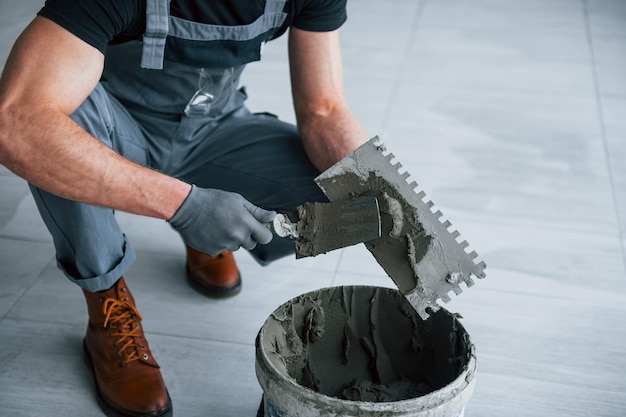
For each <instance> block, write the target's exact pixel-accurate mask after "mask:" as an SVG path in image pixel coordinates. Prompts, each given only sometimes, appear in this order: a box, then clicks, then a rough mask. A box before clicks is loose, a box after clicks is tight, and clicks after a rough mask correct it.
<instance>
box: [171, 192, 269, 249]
mask: <svg viewBox="0 0 626 417" xmlns="http://www.w3.org/2000/svg"><path fill="white" fill-rule="evenodd" d="M274 217H276V212H273V211H267V210H263V209H262V208H260V207H257V206H255V205H254V204H252V203H250V202H249V201H248V200H246V199H245V198H243V197H242V196H241V195H240V194H237V193H231V192H228V191H222V190H216V189H213V188H200V187H196V186H195V185H193V186H192V188H191V191H190V192H189V195H188V196H187V198H186V199H185V201H183V204H181V206H180V207H179V208H178V210H177V211H176V213H175V214H174V216H172V218H171V219H169V220H168V222H169V223H170V224H171V225H172V226H173V227H174V229H176V230H178V232H179V233H180V235H181V237H182V238H183V240H184V241H185V243H186V244H188V245H189V246H191V247H192V248H194V249H196V250H199V251H201V252H204V253H207V254H209V255H217V254H218V253H220V252H222V251H224V250H229V251H236V250H237V249H239V248H240V247H243V248H244V249H247V250H251V249H254V247H255V246H256V245H257V243H261V244H267V243H269V242H270V241H271V240H272V232H271V231H270V230H269V229H268V228H267V227H265V225H264V224H263V223H267V222H271V221H272V220H274Z"/></svg>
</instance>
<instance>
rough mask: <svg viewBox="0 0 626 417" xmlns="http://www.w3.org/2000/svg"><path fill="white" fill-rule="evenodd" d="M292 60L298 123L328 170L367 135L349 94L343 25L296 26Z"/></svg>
mask: <svg viewBox="0 0 626 417" xmlns="http://www.w3.org/2000/svg"><path fill="white" fill-rule="evenodd" d="M289 64H290V70H291V84H292V91H293V101H294V108H295V112H296V119H297V123H298V129H299V131H300V135H301V136H302V140H303V143H304V146H305V149H306V151H307V154H308V156H309V158H310V159H311V161H312V162H313V164H314V165H315V166H316V167H317V168H318V169H319V170H320V171H323V170H325V169H327V168H329V167H330V166H332V165H333V164H334V163H335V162H337V161H339V160H340V159H342V158H343V157H344V156H346V155H347V154H349V153H350V152H352V151H353V150H354V149H356V148H357V147H359V146H360V145H361V144H363V143H364V142H365V141H366V140H367V137H366V134H365V131H364V130H363V127H362V126H361V124H360V123H359V121H358V120H357V119H356V117H355V116H354V114H353V113H352V111H351V110H350V109H349V107H348V105H347V103H346V100H345V97H344V92H343V69H342V62H341V51H340V45H339V33H338V31H333V32H308V31H304V30H300V29H296V28H294V27H292V28H291V29H290V35H289Z"/></svg>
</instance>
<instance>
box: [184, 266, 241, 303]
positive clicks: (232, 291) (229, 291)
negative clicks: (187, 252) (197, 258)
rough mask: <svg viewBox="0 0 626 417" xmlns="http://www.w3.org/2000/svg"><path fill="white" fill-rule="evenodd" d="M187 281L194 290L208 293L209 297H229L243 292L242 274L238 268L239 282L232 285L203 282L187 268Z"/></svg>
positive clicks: (204, 293)
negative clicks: (221, 285)
mask: <svg viewBox="0 0 626 417" xmlns="http://www.w3.org/2000/svg"><path fill="white" fill-rule="evenodd" d="M187 282H188V283H189V285H190V286H191V288H193V289H194V290H196V291H198V292H199V293H201V294H203V295H206V296H207V297H209V298H228V297H233V296H235V295H237V294H239V293H240V292H241V287H242V284H241V274H240V273H239V270H237V282H236V283H235V284H233V285H231V286H230V287H218V286H214V285H207V284H202V283H201V282H200V281H199V280H197V279H195V278H194V277H193V276H192V275H191V273H190V272H189V268H187Z"/></svg>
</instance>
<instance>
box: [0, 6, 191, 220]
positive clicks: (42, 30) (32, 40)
mask: <svg viewBox="0 0 626 417" xmlns="http://www.w3.org/2000/svg"><path fill="white" fill-rule="evenodd" d="M103 64H104V57H103V55H102V53H101V52H100V51H98V50H97V49H95V48H93V47H92V46H90V45H89V44H87V43H85V42H84V41H82V40H80V39H79V38H77V37H76V36H74V35H73V34H71V33H70V32H68V31H66V30H65V29H63V28H61V27H60V26H58V25H57V24H55V23H53V22H51V21H50V20H48V19H45V18H43V17H36V18H35V19H34V20H33V22H32V23H31V24H30V25H29V27H28V28H26V30H25V31H24V33H22V35H21V36H20V37H19V38H18V40H17V41H16V44H15V46H14V47H13V50H12V52H11V54H10V56H9V59H8V60H7V63H6V65H5V69H4V73H3V75H2V78H1V79H0V163H1V164H3V165H5V166H6V167H8V168H9V169H10V170H11V171H13V172H15V173H16V174H17V175H19V176H21V177H23V178H25V179H26V180H27V181H29V182H31V183H33V184H35V185H36V186H38V187H40V188H43V189H45V190H47V191H49V192H51V193H53V194H56V195H59V196H61V197H64V198H68V199H72V200H77V201H82V202H85V203H89V204H94V205H99V206H103V207H110V208H115V209H119V210H123V211H127V212H131V213H136V214H142V215H147V216H152V217H157V218H161V219H169V218H171V217H172V216H173V215H174V213H175V212H176V210H177V209H178V208H179V206H180V205H181V203H182V202H183V200H184V199H185V197H186V196H187V195H188V194H189V191H190V187H191V186H190V185H188V184H185V183H184V182H182V181H179V180H177V179H174V178H171V177H168V176H166V175H163V174H160V173H158V172H156V171H154V170H151V169H148V168H145V167H142V166H140V165H137V164H135V163H133V162H131V161H129V160H127V159H125V158H123V157H122V156H120V155H118V154H117V153H116V152H114V151H113V150H111V149H110V148H108V147H106V146H105V145H104V144H102V143H101V142H100V141H99V140H97V139H96V138H94V137H92V136H91V135H89V134H88V133H87V132H86V131H84V130H83V129H82V128H80V127H79V126H78V125H77V124H75V123H74V122H73V121H72V120H71V119H70V118H69V115H70V114H72V113H73V112H74V111H75V110H76V109H77V108H78V106H79V105H80V104H81V103H82V102H83V101H84V100H85V99H86V98H87V96H88V95H89V94H90V93H91V92H92V91H93V89H94V88H95V86H96V85H97V83H98V80H99V79H100V76H101V74H102V69H103Z"/></svg>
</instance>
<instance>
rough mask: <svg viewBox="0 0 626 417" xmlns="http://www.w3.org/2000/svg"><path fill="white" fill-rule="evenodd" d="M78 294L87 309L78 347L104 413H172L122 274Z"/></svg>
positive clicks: (133, 416) (142, 416) (129, 416)
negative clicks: (99, 287) (101, 288)
mask: <svg viewBox="0 0 626 417" xmlns="http://www.w3.org/2000/svg"><path fill="white" fill-rule="evenodd" d="M83 293H84V294H85V299H86V300H87V310H88V312H89V325H88V326H87V335H86V336H85V340H84V343H83V348H84V351H85V359H86V361H87V365H88V366H89V369H90V370H91V372H92V374H93V376H94V380H95V383H96V392H97V394H98V403H99V404H100V407H101V408H102V410H103V411H104V413H105V414H106V415H107V416H109V417H111V416H113V417H166V416H168V417H169V416H171V415H172V401H171V399H170V396H169V394H168V392H167V388H166V387H165V383H164V382H163V377H162V376H161V371H160V370H159V365H158V364H157V363H156V361H155V360H154V358H153V357H152V353H151V352H150V347H149V346H148V341H147V340H146V338H145V337H144V334H143V329H142V327H141V315H140V314H139V312H138V311H137V308H136V307H135V300H134V299H133V296H132V295H131V293H130V291H129V290H128V287H127V286H126V283H125V282H124V278H123V277H122V278H120V279H119V281H117V283H116V284H115V285H114V286H113V287H112V288H110V289H109V290H106V291H101V292H95V293H92V292H88V291H85V290H83Z"/></svg>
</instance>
